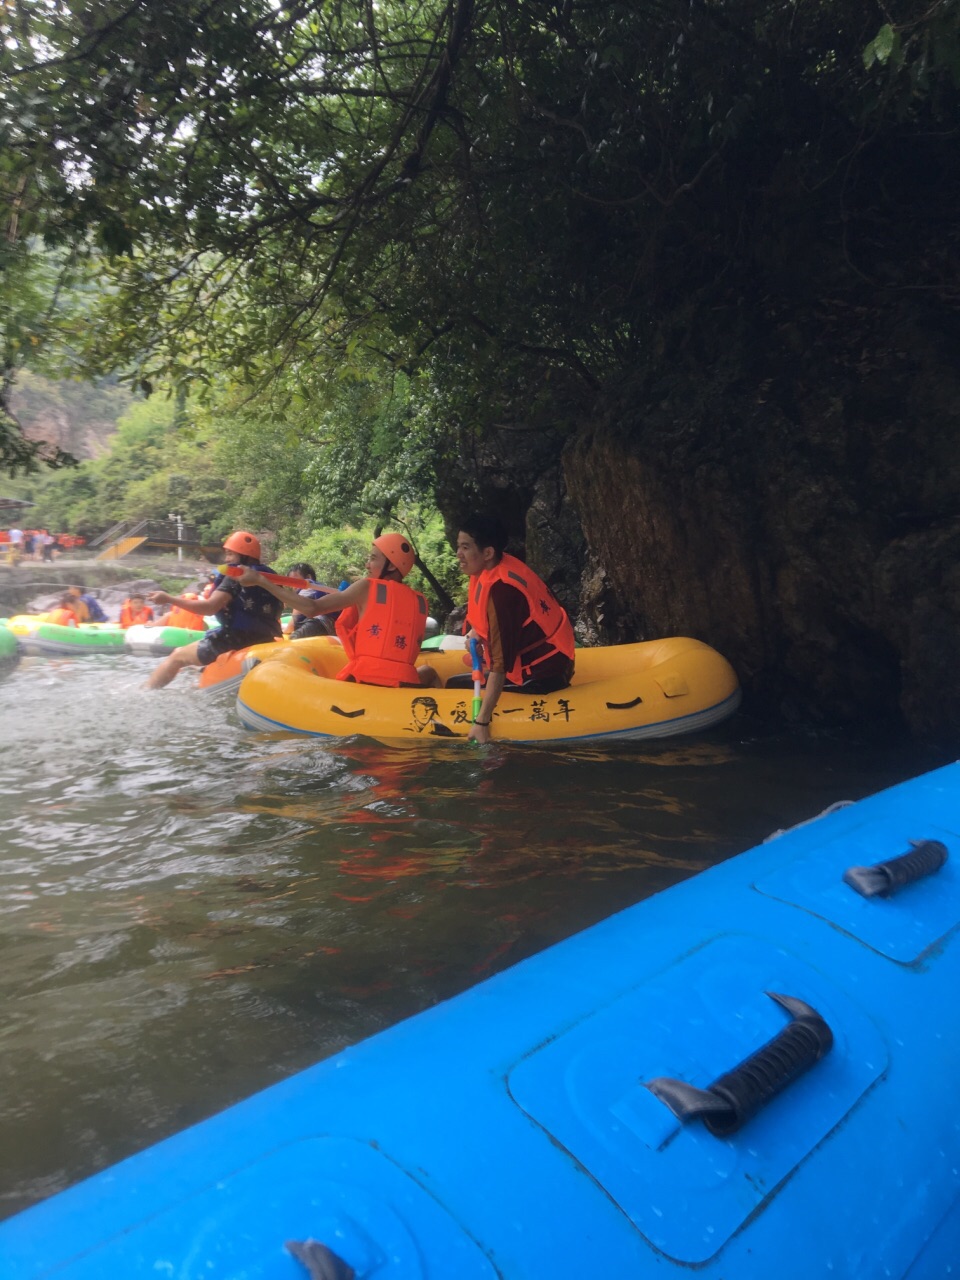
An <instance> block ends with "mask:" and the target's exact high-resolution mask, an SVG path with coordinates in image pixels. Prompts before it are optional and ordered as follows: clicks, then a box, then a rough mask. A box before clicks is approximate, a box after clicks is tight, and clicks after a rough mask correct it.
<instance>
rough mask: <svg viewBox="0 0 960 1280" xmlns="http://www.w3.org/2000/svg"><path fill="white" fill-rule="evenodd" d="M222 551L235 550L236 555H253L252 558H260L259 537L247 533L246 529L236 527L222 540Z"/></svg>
mask: <svg viewBox="0 0 960 1280" xmlns="http://www.w3.org/2000/svg"><path fill="white" fill-rule="evenodd" d="M223 549H224V551H236V553H237V555H241V556H253V558H254V560H259V559H260V539H259V538H256V537H254V535H253V534H252V533H247V531H246V529H238V530H237V532H236V533H231V535H230V537H229V538H224V540H223Z"/></svg>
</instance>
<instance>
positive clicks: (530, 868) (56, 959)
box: [0, 656, 941, 1216]
mask: <svg viewBox="0 0 960 1280" xmlns="http://www.w3.org/2000/svg"><path fill="white" fill-rule="evenodd" d="M152 665H153V660H151V659H137V658H128V657H122V656H121V657H81V658H77V659H65V660H61V661H53V660H45V659H40V658H32V659H25V660H24V661H23V662H22V663H21V664H20V665H19V667H17V668H16V669H15V670H13V671H12V672H8V673H7V674H6V675H5V676H4V677H3V678H0V1007H2V1020H0V1216H5V1215H6V1214H9V1213H13V1212H15V1211H16V1210H18V1209H20V1208H23V1207H24V1206H26V1205H27V1204H30V1203H32V1202H33V1201H34V1200H36V1199H38V1198H40V1197H43V1196H45V1195H48V1194H50V1193H51V1192H53V1191H55V1190H57V1189H59V1188H61V1187H63V1186H66V1185H68V1184H69V1183H71V1182H73V1181H76V1180H77V1179H78V1178H80V1177H83V1176H85V1175H87V1174H89V1173H92V1172H94V1171H95V1170H97V1169H99V1168H101V1167H103V1166H104V1165H106V1164H108V1163H112V1162H113V1161H115V1160H117V1159H119V1158H120V1157H122V1156H124V1155H127V1154H129V1153H130V1152H132V1151H134V1150H137V1149H139V1148H141V1147H143V1146H145V1145H146V1144H148V1143H150V1142H152V1141H155V1140H156V1139H158V1138H160V1137H162V1136H164V1135H165V1134H168V1133H170V1132H172V1131H174V1130H176V1129H179V1128H182V1127H183V1126H184V1125H186V1124H188V1123H191V1122H193V1121H195V1120H198V1119H200V1118H202V1117H204V1116H206V1115H209V1114H210V1113H211V1112H213V1111H216V1110H219V1109H221V1108H222V1107H224V1106H226V1105H227V1104H229V1103H231V1102H234V1101H236V1100H238V1099H239V1098H242V1097H244V1096H246V1095H247V1094H249V1093H251V1092H253V1091H254V1090H256V1089H258V1088H261V1087H263V1086H265V1085H267V1084H270V1083H272V1082H273V1081H275V1080H277V1079H278V1078H280V1077H282V1076H285V1075H287V1074H289V1073H291V1072H293V1071H296V1070H298V1069H300V1068H302V1067H304V1066H307V1065H308V1064H310V1063H312V1062H315V1061H316V1060H317V1059H319V1058H321V1057H324V1056H326V1055H328V1054H330V1053H332V1052H334V1051H335V1050H337V1049H339V1048H340V1047H342V1046H343V1045H345V1044H347V1043H350V1042H353V1041H356V1040H358V1039H360V1038H362V1037H363V1036H366V1035H369V1034H370V1033H371V1032H373V1031H376V1030H378V1029H380V1028H382V1027H384V1026H387V1025H389V1024H390V1023H392V1022H394V1021H396V1020H397V1019H399V1018H401V1017H404V1016H406V1015H408V1014H411V1013H414V1012H416V1011H417V1010H419V1009H422V1008H425V1007H426V1006H428V1005H431V1004H433V1003H435V1002H436V1001H438V1000H442V999H443V998H445V997H446V996H449V995H452V994H454V993H455V992H457V991H460V990H462V989H463V988H464V987H466V986H468V985H470V984H471V983H473V982H476V981H478V980H479V979H481V978H484V977H486V976H488V975H489V974H491V973H493V972H495V971H497V970H499V969H501V968H504V967H506V966H507V965H509V964H511V963H513V962H515V961H517V960H519V959H521V958H523V957H524V956H527V955H529V954H531V953H532V952H534V951H536V950H539V949H541V948H542V947H544V946H546V945H548V944H549V943H551V942H554V941H557V940H558V939H560V938H563V937H566V936H567V935H569V934H570V933H573V932H575V931H576V930H577V929H580V928H583V927H585V926H586V925H589V924H592V923H593V922H595V921H596V920H599V919H601V918H602V917H603V916H605V915H607V914H609V913H610V912H612V911H615V910H617V909H618V908H620V907H624V906H628V905H629V904H631V903H633V902H636V901H637V900H639V899H641V898H644V897H646V896H648V895H649V894H651V893H654V892H656V891H657V890H659V889H662V888H664V887H666V886H667V885H669V884H672V883H674V882H675V881H677V880H679V879H682V878H684V877H686V876H689V875H691V874H693V873H695V872H696V871H698V870H700V869H701V868H703V867H705V866H708V865H710V864H711V863H713V862H716V861H718V860H720V859H722V858H725V857H727V856H729V855H730V854H732V853H736V852H739V851H740V850H742V849H745V848H748V847H750V846H751V845H753V844H756V843H757V842H758V841H759V840H761V839H763V838H764V837H765V836H767V835H768V834H770V832H772V831H774V830H776V829H778V828H781V827H784V826H788V825H790V824H792V823H794V822H797V821H800V820H803V819H806V818H809V817H811V816H812V815H813V814H815V813H818V812H820V811H821V810H822V809H823V808H824V807H825V806H826V805H828V804H830V803H832V802H834V801H836V800H839V799H857V798H859V797H860V796H863V795H866V794H868V793H870V792H872V791H875V790H878V789H880V788H881V787H883V786H885V785H888V784H889V783H891V782H895V781H899V780H901V779H903V778H906V777H909V776H911V775H913V774H915V773H917V772H919V771H921V770H922V769H923V768H926V767H932V766H933V765H934V764H937V763H941V761H940V760H937V759H933V758H921V757H920V756H919V755H918V754H917V753H916V752H915V751H911V750H909V749H908V748H905V747H903V746H897V745H896V744H893V745H890V744H888V745H883V746H881V745H877V744H873V745H871V746H870V747H864V746H862V745H861V746H857V745H856V744H853V743H851V742H843V741H838V740H830V741H813V740H804V739H797V738H791V737H788V736H782V737H777V736H772V735H770V734H769V733H766V734H762V735H761V734H756V733H752V732H751V731H750V728H749V726H748V725H747V724H746V723H745V721H744V720H743V719H738V720H734V721H731V722H730V723H729V724H728V725H726V726H722V727H720V728H719V729H717V730H714V731H712V732H711V733H710V734H709V735H705V736H703V737H700V738H687V739H677V740H674V741H672V742H669V741H668V742H665V743H663V744H661V745H653V746H650V745H648V746H638V745H628V744H624V745H621V746H608V747H604V748H592V749H587V748H581V749H578V750H568V749H563V748H560V747H553V748H550V749H543V750H536V749H531V748H512V749H506V748H500V747H493V748H490V749H488V750H487V751H480V750H477V749H476V748H472V747H470V746H467V745H463V744H452V745H448V744H443V743H437V744H434V745H433V746H431V747H430V748H429V749H427V748H425V747H423V746H419V747H413V748H407V749H404V750H391V749H388V748H385V747H382V746H378V745H375V744H372V743H369V742H365V741H363V740H362V739H354V740H349V741H346V742H344V743H341V744H339V745H338V747H337V748H336V749H335V750H334V749H331V747H329V746H325V745H322V744H320V743H318V742H312V741H303V740H299V739H290V738H282V737H266V736H262V735H251V734H249V733H247V732H246V731H244V730H243V729H242V728H241V727H240V725H239V722H238V721H237V720H236V717H235V715H234V713H233V711H232V708H231V706H230V705H229V703H228V702H226V701H225V700H224V699H223V698H222V696H221V695H217V694H209V695H202V694H200V693H198V692H197V691H196V690H195V689H194V688H193V686H192V682H191V680H190V679H188V678H183V677H181V680H180V681H178V683H177V685H174V686H172V687H171V688H170V689H169V690H165V691H164V692H162V693H159V694H147V693H144V692H143V691H142V690H141V689H140V687H139V686H140V684H141V683H142V681H143V679H144V676H145V674H146V672H148V671H149V670H150V669H151V667H152Z"/></svg>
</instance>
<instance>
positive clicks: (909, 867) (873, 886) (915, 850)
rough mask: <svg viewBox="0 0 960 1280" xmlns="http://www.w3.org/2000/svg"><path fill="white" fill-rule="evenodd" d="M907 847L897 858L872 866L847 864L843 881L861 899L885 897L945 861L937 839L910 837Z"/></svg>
mask: <svg viewBox="0 0 960 1280" xmlns="http://www.w3.org/2000/svg"><path fill="white" fill-rule="evenodd" d="M910 845H911V847H910V850H909V852H907V853H904V854H902V855H901V856H900V857H899V858H891V859H890V860H889V861H888V862H878V863H876V865H875V866H872V867H848V868H847V869H846V871H845V872H844V873H843V882H844V884H848V885H849V886H850V888H851V889H856V891H857V893H859V894H861V895H862V896H863V897H864V898H889V897H890V895H891V894H893V893H897V892H898V891H899V890H900V889H902V888H903V887H904V885H908V884H913V883H914V881H915V880H922V879H923V878H924V876H932V875H933V874H934V872H935V871H939V870H940V868H941V867H942V866H943V864H944V863H945V862H946V860H947V857H948V854H947V846H946V845H945V844H944V843H943V842H942V841H941V840H911V841H910Z"/></svg>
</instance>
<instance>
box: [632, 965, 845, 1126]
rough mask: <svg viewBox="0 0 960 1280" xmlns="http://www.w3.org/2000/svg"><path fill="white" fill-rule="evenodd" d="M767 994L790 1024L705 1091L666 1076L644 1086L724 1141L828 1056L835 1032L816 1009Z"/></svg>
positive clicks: (675, 1112) (678, 1111)
mask: <svg viewBox="0 0 960 1280" xmlns="http://www.w3.org/2000/svg"><path fill="white" fill-rule="evenodd" d="M767 995H768V996H769V997H770V999H771V1000H776V1002H777V1004H779V1005H781V1006H782V1007H783V1008H784V1009H786V1011H787V1013H789V1014H790V1016H791V1019H792V1020H791V1021H790V1023H788V1025H787V1026H785V1027H784V1028H783V1030H782V1031H780V1032H778V1033H777V1035H775V1036H774V1037H773V1039H772V1040H768V1041H767V1043H766V1044H765V1045H763V1046H762V1047H761V1048H760V1049H758V1050H757V1051H756V1053H752V1054H751V1055H750V1057H749V1058H745V1059H744V1060H743V1062H741V1063H740V1065H739V1066H736V1067H734V1068H733V1070H732V1071H728V1072H727V1073H726V1075H722V1076H720V1078H719V1079H717V1080H715V1081H714V1082H713V1084H712V1085H710V1087H709V1089H697V1088H695V1087H694V1086H693V1085H689V1084H685V1083H684V1082H683V1081H682V1080H671V1079H670V1078H669V1077H668V1076H658V1078H657V1079H656V1080H651V1081H650V1082H649V1083H648V1085H647V1088H648V1089H649V1090H650V1091H651V1092H652V1093H653V1094H655V1095H656V1097H658V1098H659V1099H660V1101H661V1102H664V1103H666V1105H667V1106H668V1107H669V1108H670V1110H671V1111H672V1112H673V1114H674V1115H675V1116H677V1117H679V1119H681V1120H684V1121H686V1120H693V1119H700V1120H702V1121H703V1123H704V1125H705V1126H706V1128H707V1129H709V1131H710V1132H711V1133H712V1134H715V1135H716V1136H717V1137H718V1138H725V1137H726V1136H727V1135H728V1134H731V1133H736V1132H737V1130H738V1129H740V1128H742V1127H743V1125H745V1124H746V1122H747V1121H748V1120H749V1119H750V1117H751V1116H753V1115H755V1114H756V1113H757V1112H758V1111H759V1110H760V1108H761V1107H763V1106H765V1105H766V1103H768V1102H769V1101H770V1100H771V1098H774V1097H776V1095H777V1094H778V1093H781V1092H782V1091H783V1090H784V1089H785V1088H786V1087H787V1085H788V1084H791V1083H792V1082H793V1081H794V1080H796V1079H797V1077H798V1076H801V1075H802V1074H803V1073H804V1072H805V1071H807V1070H809V1068H810V1067H812V1066H813V1064H814V1063H815V1062H819V1060H820V1059H821V1058H822V1057H823V1056H824V1054H826V1053H829V1051H830V1049H831V1048H832V1047H833V1032H832V1031H831V1030H830V1028H829V1026H827V1024H826V1022H824V1020H823V1018H821V1016H820V1014H819V1013H817V1011H816V1009H811V1007H810V1005H808V1004H805V1003H804V1002H803V1001H802V1000H797V999H796V998H795V997H794V996H781V995H777V994H776V992H774V991H768V992H767Z"/></svg>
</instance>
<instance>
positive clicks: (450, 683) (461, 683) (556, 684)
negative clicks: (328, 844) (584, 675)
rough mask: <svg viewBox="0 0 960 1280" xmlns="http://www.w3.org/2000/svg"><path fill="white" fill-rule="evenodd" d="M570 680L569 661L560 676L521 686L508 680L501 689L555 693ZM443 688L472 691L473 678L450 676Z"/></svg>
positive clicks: (570, 669)
mask: <svg viewBox="0 0 960 1280" xmlns="http://www.w3.org/2000/svg"><path fill="white" fill-rule="evenodd" d="M572 679H573V661H572V659H571V661H570V663H569V666H567V667H566V668H565V670H564V671H563V673H562V674H561V675H557V674H554V675H552V676H541V677H540V678H539V679H538V678H537V677H534V678H533V679H531V680H524V682H523V684H512V683H511V682H510V681H509V680H508V681H507V683H506V684H505V685H504V686H503V688H504V692H506V691H507V690H512V691H513V692H514V693H557V692H558V691H559V690H560V689H566V687H567V686H568V685H569V683H570V681H571V680H572ZM444 688H445V689H472V688H473V676H451V677H450V679H449V680H447V682H446V683H445V685H444Z"/></svg>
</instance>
